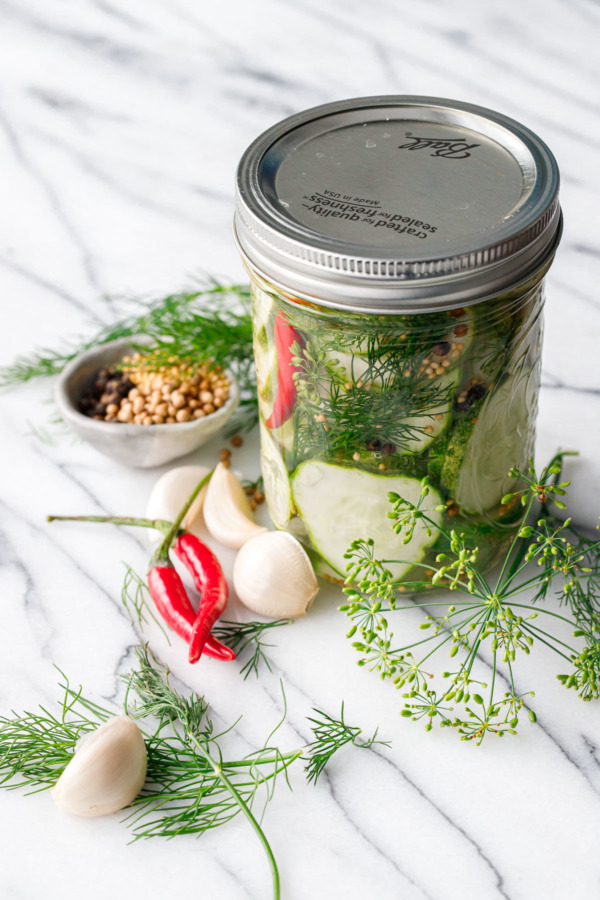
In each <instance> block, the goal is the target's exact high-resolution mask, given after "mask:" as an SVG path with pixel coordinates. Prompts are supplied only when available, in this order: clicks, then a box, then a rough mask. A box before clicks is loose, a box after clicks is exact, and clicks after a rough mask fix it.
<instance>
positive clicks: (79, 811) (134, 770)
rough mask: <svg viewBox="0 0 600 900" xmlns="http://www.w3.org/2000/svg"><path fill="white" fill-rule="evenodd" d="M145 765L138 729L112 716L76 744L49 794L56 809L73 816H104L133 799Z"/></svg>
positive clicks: (143, 747)
mask: <svg viewBox="0 0 600 900" xmlns="http://www.w3.org/2000/svg"><path fill="white" fill-rule="evenodd" d="M146 767H147V754H146V744H145V743H144V738H143V737H142V733H141V731H140V729H139V728H138V726H137V725H136V723H135V722H134V721H133V720H132V719H130V718H129V717H128V716H116V717H115V718H114V719H108V721H107V722H104V724H103V725H101V726H100V727H99V728H98V729H97V730H96V731H94V732H92V733H91V734H90V735H89V736H86V737H85V739H84V740H83V741H82V742H81V743H80V745H78V746H77V747H76V749H75V755H74V756H73V758H72V759H71V761H70V762H69V764H68V765H67V767H66V769H65V770H64V771H63V773H62V775H61V776H60V778H59V779H58V781H57V782H56V784H55V785H54V787H53V788H52V796H53V798H54V800H55V802H56V804H57V806H58V807H59V809H61V810H62V811H63V812H66V813H70V814H71V815H73V816H105V815H108V814H109V813H113V812H117V810H119V809H123V807H125V806H128V805H129V804H130V803H131V802H132V801H133V800H135V798H136V797H137V795H138V794H139V792H140V791H141V789H142V785H143V784H144V781H145V780H146Z"/></svg>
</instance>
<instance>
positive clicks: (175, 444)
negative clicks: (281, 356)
mask: <svg viewBox="0 0 600 900" xmlns="http://www.w3.org/2000/svg"><path fill="white" fill-rule="evenodd" d="M130 340H131V339H129V340H121V341H112V342H111V343H109V344H103V345H101V346H100V347H95V348H94V349H92V350H87V351H86V352H85V353H81V354H80V355H79V356H77V357H76V358H75V359H73V360H72V361H71V362H70V363H69V364H68V365H67V366H65V368H64V369H63V371H62V373H61V374H60V376H59V379H58V383H57V385H56V394H55V396H56V403H57V405H58V408H59V411H60V414H61V416H62V418H63V419H64V421H65V422H66V423H67V424H68V425H69V426H70V427H71V428H72V429H73V431H75V432H76V433H77V434H78V435H79V436H80V437H82V438H83V439H84V440H86V441H88V443H90V444H91V445H92V446H93V447H95V448H96V450H99V451H100V453H104V454H105V456H110V457H112V459H116V460H117V462H120V463H123V464H124V465H126V466H136V467H138V468H143V469H146V468H150V467H151V466H162V465H163V464H164V463H167V462H170V460H172V459H177V458H178V457H179V456H185V455H186V454H187V453H191V452H192V450H195V449H196V448H197V447H200V446H201V445H202V444H204V443H206V441H209V440H210V439H211V438H213V437H215V435H216V434H218V432H219V431H220V430H221V429H222V428H223V426H224V425H225V423H226V422H227V420H228V419H229V418H230V417H231V415H232V414H233V412H234V411H235V409H236V407H237V405H238V403H239V401H240V393H239V388H238V385H237V382H236V381H235V379H234V378H233V376H232V374H231V372H229V371H227V372H226V374H227V377H228V379H229V397H228V399H227V401H226V403H225V404H224V405H223V406H222V407H221V408H220V409H218V410H217V411H216V412H214V413H211V414H210V415H208V416H205V417H204V418H202V419H194V420H193V421H191V422H176V423H170V424H166V425H133V424H132V425H130V424H127V423H124V422H102V421H100V420H99V419H92V418H90V417H89V416H84V415H83V413H81V412H79V409H78V406H79V400H80V399H81V396H82V394H84V393H85V391H86V390H88V389H89V388H90V387H91V386H92V384H93V382H94V377H95V375H96V374H97V372H98V371H99V370H100V369H110V368H111V367H112V366H114V365H115V364H116V363H118V362H119V361H120V360H122V359H123V357H124V356H127V354H130V353H132V352H134V351H133V350H132V347H131V343H130ZM135 343H136V344H138V345H139V344H142V343H145V341H144V339H143V338H138V337H136V338H135Z"/></svg>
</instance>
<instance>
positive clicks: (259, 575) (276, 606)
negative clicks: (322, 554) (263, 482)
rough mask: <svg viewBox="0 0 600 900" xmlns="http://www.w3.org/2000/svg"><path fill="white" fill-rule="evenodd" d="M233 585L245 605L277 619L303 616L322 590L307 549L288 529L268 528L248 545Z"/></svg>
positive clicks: (239, 559) (238, 559) (237, 565)
mask: <svg viewBox="0 0 600 900" xmlns="http://www.w3.org/2000/svg"><path fill="white" fill-rule="evenodd" d="M233 586H234V587H235V592H236V594H237V596H238V597H239V599H240V600H241V602H242V603H243V604H244V606H247V607H248V609H251V610H252V611H253V612H255V613H258V614H259V615H261V616H270V617H272V618H274V619H277V618H280V617H288V616H289V617H292V618H296V617H297V616H303V615H304V614H305V613H307V612H308V610H309V609H310V606H311V603H312V602H313V600H314V598H315V596H316V594H317V592H318V590H319V585H318V583H317V579H316V577H315V573H314V572H313V567H312V565H311V562H310V559H309V558H308V556H307V554H306V551H305V550H304V548H303V547H302V545H301V544H300V543H299V541H297V540H296V538H295V537H292V535H291V534H288V533H287V532H286V531H265V532H264V534H259V535H257V536H256V537H253V538H252V540H250V541H248V542H247V543H246V544H244V546H243V547H242V549H241V550H240V552H239V553H238V555H237V556H236V558H235V562H234V564H233Z"/></svg>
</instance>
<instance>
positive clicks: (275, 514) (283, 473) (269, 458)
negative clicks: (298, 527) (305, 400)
mask: <svg viewBox="0 0 600 900" xmlns="http://www.w3.org/2000/svg"><path fill="white" fill-rule="evenodd" d="M260 468H261V472H262V477H263V483H264V488H265V497H266V499H267V507H268V509H269V515H270V516H271V519H272V520H273V525H274V526H275V528H286V527H287V525H288V522H289V521H290V519H291V517H292V515H293V513H294V504H293V501H292V491H291V488H290V482H289V479H288V473H287V469H286V466H285V462H284V460H283V457H282V455H281V453H280V451H279V448H278V447H277V445H276V443H275V441H274V440H273V438H272V436H271V434H270V432H269V429H268V428H267V427H266V425H263V423H262V422H261V423H260Z"/></svg>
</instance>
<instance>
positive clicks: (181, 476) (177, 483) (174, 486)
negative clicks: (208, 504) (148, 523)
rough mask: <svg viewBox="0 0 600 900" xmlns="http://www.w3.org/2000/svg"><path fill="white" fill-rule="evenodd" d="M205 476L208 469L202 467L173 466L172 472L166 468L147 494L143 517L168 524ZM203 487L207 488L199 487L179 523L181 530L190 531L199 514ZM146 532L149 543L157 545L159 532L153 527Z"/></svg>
mask: <svg viewBox="0 0 600 900" xmlns="http://www.w3.org/2000/svg"><path fill="white" fill-rule="evenodd" d="M208 473H209V469H207V468H206V466H176V467H175V468H174V469H169V471H168V472H165V473H164V475H161V476H160V478H159V479H158V481H157V482H156V484H155V485H154V487H153V488H152V491H151V492H150V496H149V498H148V503H147V505H146V518H147V519H166V520H167V521H168V522H172V521H173V520H174V519H175V518H177V514H178V513H179V510H180V509H181V507H182V506H183V504H184V503H185V501H186V500H187V498H188V497H189V496H190V494H191V493H192V491H193V490H194V488H195V487H196V485H197V484H198V482H199V481H200V479H201V478H204V476H205V475H208ZM206 488H207V485H205V486H204V487H203V488H202V490H201V491H200V493H199V494H198V496H197V497H196V499H195V500H194V502H193V503H192V505H191V506H190V508H189V510H188V511H187V513H186V514H185V516H184V519H183V522H182V523H181V524H182V527H183V528H190V527H191V525H192V524H193V523H194V521H195V520H196V519H197V518H198V516H199V515H200V513H201V512H202V505H203V503H204V498H205V496H206ZM147 531H148V536H149V538H150V541H151V542H152V543H154V544H157V543H158V542H159V541H160V540H161V539H162V535H161V533H160V531H155V530H154V529H153V528H148V529H147Z"/></svg>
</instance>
